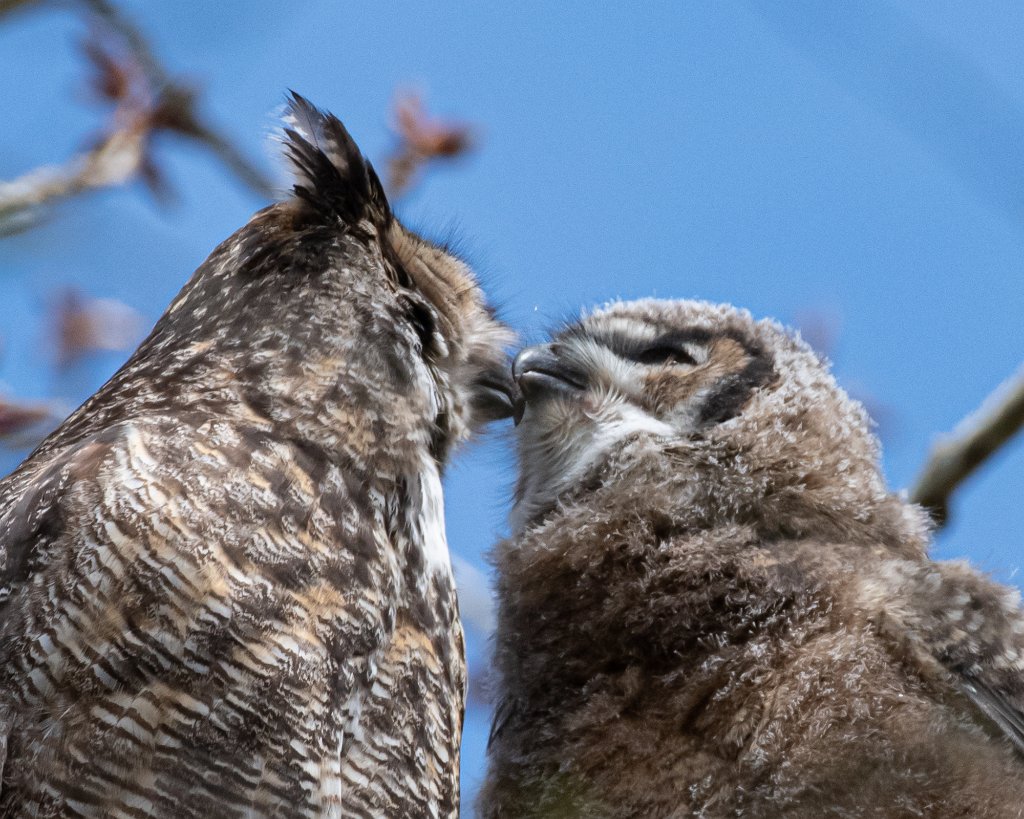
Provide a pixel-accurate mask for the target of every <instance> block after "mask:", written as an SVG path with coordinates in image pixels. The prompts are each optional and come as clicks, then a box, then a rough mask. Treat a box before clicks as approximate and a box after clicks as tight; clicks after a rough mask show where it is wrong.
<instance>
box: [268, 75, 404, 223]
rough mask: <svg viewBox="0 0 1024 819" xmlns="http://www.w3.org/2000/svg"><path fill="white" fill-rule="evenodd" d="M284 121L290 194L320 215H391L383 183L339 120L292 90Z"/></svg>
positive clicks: (346, 218)
mask: <svg viewBox="0 0 1024 819" xmlns="http://www.w3.org/2000/svg"><path fill="white" fill-rule="evenodd" d="M283 122H284V153H285V157H286V158H287V159H288V161H289V163H290V164H291V168H292V173H293V175H294V178H295V181H294V183H293V188H292V189H293V191H294V194H295V197H296V198H297V199H299V200H300V201H302V202H304V203H305V204H306V205H307V206H308V207H309V208H310V210H311V211H312V212H313V213H315V214H317V215H318V216H320V217H321V218H323V219H332V218H335V219H340V220H341V221H342V222H343V223H345V224H348V225H354V224H356V223H357V222H359V221H360V220H363V219H368V220H369V221H371V222H372V223H374V224H382V223H384V222H386V221H387V220H388V219H389V218H390V215H391V211H390V207H389V206H388V201H387V196H386V195H385V193H384V188H383V186H382V185H381V183H380V179H379V178H378V177H377V173H376V172H375V171H374V169H373V166H372V165H371V164H370V162H369V160H368V159H366V157H364V156H363V154H362V152H361V151H360V150H359V146H358V145H356V143H355V141H354V140H353V139H352V137H351V136H350V135H349V133H348V131H347V130H346V129H345V126H344V125H342V124H341V120H339V119H338V118H337V117H335V116H334V115H333V114H330V113H327V112H325V111H321V110H320V109H319V108H317V107H316V106H315V105H313V103H311V102H310V101H309V100H307V99H306V98H305V97H302V96H301V95H299V94H297V93H295V92H294V91H292V92H291V93H290V95H289V99H288V104H287V108H286V109H285V114H284V117H283Z"/></svg>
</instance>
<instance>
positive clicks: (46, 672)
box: [0, 419, 410, 816]
mask: <svg viewBox="0 0 1024 819" xmlns="http://www.w3.org/2000/svg"><path fill="white" fill-rule="evenodd" d="M3 491H4V494H6V495H7V498H6V504H5V506H4V507H3V509H2V512H0V557H2V563H0V584H2V585H0V588H2V590H3V592H2V593H3V598H2V599H3V603H2V604H0V606H2V608H0V722H2V723H3V724H0V728H3V729H4V730H3V737H4V739H5V740H6V747H7V758H6V760H5V770H4V771H3V788H4V791H5V793H0V812H2V810H3V808H4V807H5V806H7V805H8V804H11V803H9V802H8V797H9V798H11V799H13V800H17V801H16V803H17V804H29V803H33V802H34V803H36V804H49V803H52V802H53V800H58V802H59V804H65V803H67V804H70V802H60V801H59V800H77V801H78V802H82V803H83V804H86V805H92V806H93V807H94V808H98V809H99V812H102V810H105V809H107V808H108V807H111V806H118V805H124V804H134V803H135V802H136V801H141V802H144V803H146V804H149V805H152V807H153V809H154V810H156V811H157V812H163V813H167V814H168V815H172V814H173V815H194V814H200V813H203V812H204V811H205V812H206V813H208V814H210V815H218V816H219V815H231V813H230V812H228V811H227V810H226V806H229V805H231V804H232V803H234V804H235V805H237V807H238V810H239V813H240V814H241V813H244V812H245V811H246V810H249V811H251V810H253V809H255V810H257V811H258V812H262V813H266V814H268V815H269V814H272V813H275V812H276V811H284V814H286V813H288V811H287V810H285V809H284V806H287V805H291V806H293V809H294V811H295V812H296V813H299V811H298V808H297V807H296V806H298V805H304V804H312V803H314V802H319V803H320V804H326V803H327V802H329V801H330V799H332V798H335V799H337V798H338V796H337V794H339V793H340V792H342V791H343V790H344V789H345V787H346V785H345V782H344V780H345V779H346V778H347V777H348V778H352V777H356V778H357V779H358V778H359V777H361V776H362V774H360V773H359V772H358V771H353V770H349V771H347V772H346V770H345V762H346V756H347V755H348V754H349V748H350V746H353V747H354V746H355V745H357V744H358V743H353V742H352V738H353V737H356V736H358V735H359V734H360V732H361V730H362V713H361V712H362V701H363V700H364V699H365V698H366V697H367V696H369V694H370V692H371V691H372V690H373V689H374V688H375V686H377V687H379V686H380V685H381V681H380V680H379V675H378V672H377V663H376V660H377V658H378V657H380V656H382V655H383V656H388V649H390V648H393V646H392V643H393V642H394V641H393V640H392V637H393V631H394V627H395V624H394V622H393V621H392V619H391V618H393V616H394V615H393V612H394V610H395V600H394V598H395V595H396V589H397V588H398V583H397V579H396V572H397V571H398V569H397V567H396V560H395V558H394V554H393V548H392V546H393V544H391V542H390V541H389V539H388V535H387V532H386V531H385V529H384V527H382V526H381V525H379V522H378V521H377V520H376V519H375V518H374V516H373V514H372V513H371V512H370V511H369V510H368V508H367V507H368V504H366V503H365V502H364V503H360V502H358V501H357V498H358V497H359V491H360V490H359V488H358V487H356V486H355V485H354V484H353V478H352V476H350V475H346V474H345V473H344V472H343V471H341V470H337V469H335V470H331V469H327V468H325V467H323V465H322V464H320V463H319V462H318V461H317V459H315V458H309V457H306V456H305V455H304V454H303V452H302V450H301V448H295V447H291V446H289V445H287V443H281V442H277V441H275V440H274V439H273V438H272V436H270V435H269V434H267V433H265V432H261V431H256V430H237V429H227V428H224V429H218V428H217V426H216V425H212V426H211V427H210V429H209V430H207V431H206V432H205V434H197V433H196V430H194V429H190V428H185V427H183V426H182V424H181V423H179V422H177V421H175V420H173V419H167V420H163V421H160V420H155V421H149V422H146V423H145V424H141V423H138V424H126V425H122V426H119V427H116V428H113V429H111V430H108V431H105V432H104V433H103V434H102V435H100V436H96V437H94V438H91V439H89V440H87V441H84V442H81V443H79V444H76V445H74V446H73V447H71V448H69V449H65V450H64V451H63V452H59V453H57V454H55V455H53V456H52V457H51V458H50V459H49V462H48V464H43V465H35V464H33V463H32V462H31V461H30V462H29V463H28V464H26V467H25V468H23V469H22V470H20V471H19V473H16V474H15V475H14V476H12V478H11V479H9V482H8V484H7V485H6V486H5V487H4V490H3ZM364 494H365V493H364ZM402 656H403V657H404V659H403V662H406V663H408V662H410V660H409V652H405V654H403V655H402ZM385 685H386V681H385ZM5 714H6V717H5ZM185 805H187V806H188V811H187V812H184V810H185V809H184V807H183V806H185ZM211 812H212V813H211ZM284 814H282V815H284Z"/></svg>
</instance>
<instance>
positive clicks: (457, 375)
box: [285, 94, 514, 457]
mask: <svg viewBox="0 0 1024 819" xmlns="http://www.w3.org/2000/svg"><path fill="white" fill-rule="evenodd" d="M285 122H286V126H287V127H286V129H285V150H286V154H287V156H288V158H289V159H290V161H291V164H292V167H293V172H294V175H295V184H294V194H295V198H294V200H293V202H294V204H295V205H296V206H297V210H298V211H299V212H300V214H301V213H303V212H304V213H305V215H306V216H309V217H311V218H312V219H313V220H321V219H323V218H324V217H327V218H328V220H329V221H334V222H335V223H336V224H337V225H340V226H343V227H344V229H345V230H346V231H347V233H348V234H349V236H350V237H353V238H355V239H357V240H362V241H363V242H364V243H365V244H366V245H367V246H368V248H370V249H371V250H374V251H376V252H378V253H379V255H380V261H381V263H382V266H383V268H384V270H385V272H386V274H387V275H388V276H389V277H390V279H391V280H392V281H393V283H394V285H395V287H396V289H397V290H398V291H399V297H400V299H401V301H402V302H403V303H404V304H405V305H406V306H407V308H408V320H409V323H410V324H411V325H412V327H413V328H414V330H415V333H416V336H417V341H418V344H417V346H418V348H419V353H420V355H421V356H422V359H423V362H424V363H425V365H426V367H427V370H428V371H429V373H430V376H431V379H432V381H433V386H434V387H435V390H436V396H435V397H436V414H435V422H436V426H437V428H436V438H437V440H436V442H435V443H436V447H437V449H438V450H439V451H438V452H437V453H436V454H438V456H439V457H441V456H443V454H444V451H445V450H446V449H447V448H448V447H449V446H450V445H451V444H452V443H455V442H456V441H458V440H460V439H462V438H464V437H466V436H467V435H468V434H469V433H470V432H471V431H473V430H474V429H475V428H476V427H478V426H480V425H481V424H483V423H485V422H487V421H491V420H496V419H499V418H505V417H508V416H509V415H510V414H511V413H512V398H511V396H512V394H513V392H514V385H513V384H512V382H511V379H510V377H509V374H508V365H507V356H506V353H505V349H506V347H507V345H508V344H510V343H511V341H512V338H513V334H512V333H511V331H510V330H509V329H508V328H507V327H506V326H505V325H503V324H502V323H501V322H500V321H498V320H497V318H496V317H495V311H494V310H493V309H492V307H491V306H490V305H489V304H488V303H487V300H486V299H485V297H484V294H483V291H482V290H481V288H480V286H479V284H478V282H477V280H476V277H475V276H474V274H473V271H472V270H471V269H470V267H469V266H468V265H467V264H466V263H465V262H464V261H462V260H461V259H459V258H458V257H457V256H456V255H455V254H454V253H452V252H451V251H450V250H449V249H448V248H445V247H441V246H438V245H435V244H433V243H431V242H430V241H428V240H426V239H424V238H422V237H420V236H418V235H417V234H416V233H414V232H412V231H410V230H408V229H407V228H406V227H404V226H403V225H402V224H401V223H400V222H399V221H398V219H397V218H396V217H395V216H394V214H393V212H392V210H391V207H390V205H389V203H388V201H387V197H386V195H385V193H384V189H383V187H382V185H381V183H380V180H379V179H378V177H377V174H376V172H375V171H374V169H373V167H372V166H371V165H370V163H369V161H368V160H367V159H366V158H365V157H364V156H363V155H362V153H361V152H360V151H359V148H358V147H357V146H356V144H355V142H354V141H353V140H352V138H351V137H350V136H349V134H348V132H347V131H346V129H345V127H344V126H343V125H342V124H341V122H340V121H339V120H338V119H337V118H336V117H334V116H332V115H331V114H327V113H325V112H322V111H320V110H318V109H317V108H315V107H314V106H313V105H312V104H311V103H310V102H309V101H307V100H305V99H303V98H302V97H300V96H299V95H297V94H293V95H292V98H291V101H290V105H289V109H288V113H287V114H286V117H285Z"/></svg>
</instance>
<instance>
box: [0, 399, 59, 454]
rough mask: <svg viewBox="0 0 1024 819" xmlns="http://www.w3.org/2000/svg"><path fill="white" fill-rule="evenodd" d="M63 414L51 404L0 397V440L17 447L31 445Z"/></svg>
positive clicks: (8, 445)
mask: <svg viewBox="0 0 1024 819" xmlns="http://www.w3.org/2000/svg"><path fill="white" fill-rule="evenodd" d="M64 414H65V413H64V411H63V410H62V409H61V408H58V407H56V406H54V405H53V404H42V403H33V404H29V403H21V402H18V401H11V400H9V399H7V398H3V397H0V442H2V443H3V444H4V445H5V446H7V447H11V448H18V449H20V448H22V447H29V446H32V445H34V444H36V443H38V442H39V441H40V440H41V439H42V438H43V436H44V435H45V433H46V432H47V431H49V429H51V428H52V427H53V426H54V425H55V424H56V423H57V421H58V420H59V419H60V418H62V417H63V416H64Z"/></svg>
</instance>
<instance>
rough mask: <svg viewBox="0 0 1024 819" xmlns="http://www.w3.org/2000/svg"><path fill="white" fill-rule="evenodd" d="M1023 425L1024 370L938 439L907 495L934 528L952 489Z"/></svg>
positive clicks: (940, 521) (944, 512)
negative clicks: (932, 521) (929, 516)
mask: <svg viewBox="0 0 1024 819" xmlns="http://www.w3.org/2000/svg"><path fill="white" fill-rule="evenodd" d="M1021 426H1024V367H1022V368H1021V369H1020V370H1018V372H1017V373H1016V375H1014V376H1013V377H1011V378H1010V379H1008V380H1007V381H1005V382H1004V383H1003V384H1002V385H1000V387H999V388H998V389H997V390H996V391H995V392H994V393H992V395H990V396H989V397H988V398H986V399H985V401H984V402H983V403H982V405H981V406H980V407H979V408H978V409H977V410H976V411H975V412H973V413H971V414H970V415H969V416H967V418H965V419H964V420H963V421H961V422H960V424H959V425H958V426H957V428H956V429H955V430H954V431H953V432H952V433H951V434H950V435H948V436H945V437H944V438H942V439H940V440H939V442H938V443H937V444H936V445H935V447H934V448H933V450H932V453H931V456H930V457H929V459H928V463H927V464H926V465H925V467H924V470H923V471H922V472H921V474H920V476H919V477H918V479H917V483H916V484H915V485H914V488H913V489H912V490H911V492H910V499H911V500H912V501H913V502H914V503H919V504H921V506H923V507H925V508H926V509H928V510H929V511H930V512H931V514H932V517H933V518H934V519H935V521H936V523H937V525H939V526H943V525H945V523H946V519H947V517H948V515H949V501H950V497H951V496H952V494H953V492H954V490H955V489H956V488H957V487H958V486H959V485H960V484H961V483H963V481H964V480H965V479H966V478H967V476H968V475H970V474H971V473H972V472H974V470H975V469H977V468H978V467H979V466H980V465H981V464H982V463H984V462H985V461H986V460H987V459H988V458H989V457H990V456H991V455H992V454H993V453H994V452H995V451H996V450H998V449H999V448H1000V447H1001V446H1002V445H1003V444H1005V443H1006V442H1007V441H1008V440H1010V438H1012V437H1013V435H1014V434H1015V433H1016V432H1017V431H1018V430H1019V429H1020V428H1021Z"/></svg>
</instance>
